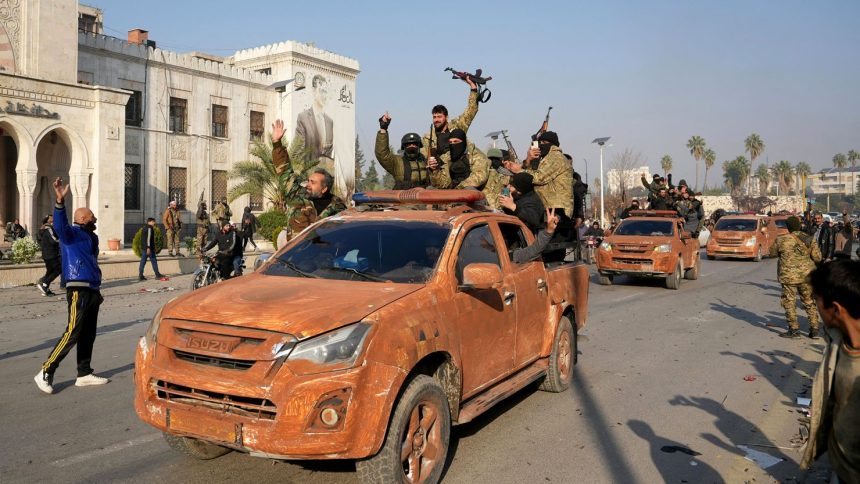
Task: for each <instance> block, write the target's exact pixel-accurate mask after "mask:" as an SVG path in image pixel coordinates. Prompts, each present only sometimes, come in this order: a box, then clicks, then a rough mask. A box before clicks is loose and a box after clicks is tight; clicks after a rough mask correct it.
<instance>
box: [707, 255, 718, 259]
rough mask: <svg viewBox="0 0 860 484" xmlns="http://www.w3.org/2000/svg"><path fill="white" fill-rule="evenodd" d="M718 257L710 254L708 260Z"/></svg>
mask: <svg viewBox="0 0 860 484" xmlns="http://www.w3.org/2000/svg"><path fill="white" fill-rule="evenodd" d="M716 259H717V256H715V255H708V260H716Z"/></svg>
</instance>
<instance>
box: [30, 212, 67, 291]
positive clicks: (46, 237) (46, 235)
mask: <svg viewBox="0 0 860 484" xmlns="http://www.w3.org/2000/svg"><path fill="white" fill-rule="evenodd" d="M39 245H40V246H41V247H42V260H44V261H45V275H44V276H42V278H41V279H39V280H38V281H36V289H38V290H39V292H41V293H42V295H43V296H54V295H55V293H54V292H53V291H51V282H53V281H54V279H56V278H57V276H59V275H60V274H62V273H63V263H62V261H61V260H60V239H59V238H58V237H57V232H55V231H54V216H53V215H48V216H46V217H45V218H43V219H42V228H41V229H39Z"/></svg>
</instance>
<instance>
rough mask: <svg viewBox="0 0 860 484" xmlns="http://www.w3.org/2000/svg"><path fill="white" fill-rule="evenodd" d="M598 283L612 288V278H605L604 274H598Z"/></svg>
mask: <svg viewBox="0 0 860 484" xmlns="http://www.w3.org/2000/svg"><path fill="white" fill-rule="evenodd" d="M597 282H599V283H600V285H601V286H611V285H612V276H604V275H603V274H597Z"/></svg>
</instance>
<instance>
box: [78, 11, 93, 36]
mask: <svg viewBox="0 0 860 484" xmlns="http://www.w3.org/2000/svg"><path fill="white" fill-rule="evenodd" d="M97 22H98V19H97V18H96V17H95V16H94V15H87V14H85V13H82V14H80V15H79V16H78V30H83V31H84V32H87V33H91V34H95V33H98V31H97V30H96V23H97Z"/></svg>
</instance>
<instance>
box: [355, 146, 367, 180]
mask: <svg viewBox="0 0 860 484" xmlns="http://www.w3.org/2000/svg"><path fill="white" fill-rule="evenodd" d="M364 164H365V161H364V152H363V151H361V145H360V144H359V142H358V135H355V190H356V191H357V192H360V191H361V190H362V187H363V186H364Z"/></svg>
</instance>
